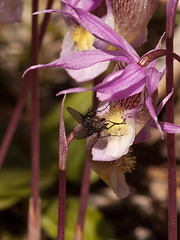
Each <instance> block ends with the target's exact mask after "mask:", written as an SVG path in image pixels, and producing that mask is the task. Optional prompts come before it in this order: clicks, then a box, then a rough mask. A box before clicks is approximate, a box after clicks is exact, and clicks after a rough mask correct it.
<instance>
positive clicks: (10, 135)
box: [0, 76, 31, 168]
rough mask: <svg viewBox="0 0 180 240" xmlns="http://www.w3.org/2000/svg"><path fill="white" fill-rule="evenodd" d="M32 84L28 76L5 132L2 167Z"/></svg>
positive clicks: (0, 163)
mask: <svg viewBox="0 0 180 240" xmlns="http://www.w3.org/2000/svg"><path fill="white" fill-rule="evenodd" d="M30 85H31V79H30V77H29V76H28V77H27V78H26V79H25V81H24V83H23V87H22V90H21V93H20V96H19V99H18V102H17V104H16V106H15V109H14V112H13V115H12V118H11V120H10V123H9V126H8V129H7V131H6V133H5V136H4V138H3V141H2V145H1V148H0V168H1V167H2V165H3V162H4V159H5V156H6V153H7V150H8V148H9V145H10V143H11V141H12V138H13V136H14V132H15V130H16V127H17V124H18V122H19V117H20V115H21V112H22V109H23V107H24V103H25V99H26V96H27V93H28V91H29V88H30Z"/></svg>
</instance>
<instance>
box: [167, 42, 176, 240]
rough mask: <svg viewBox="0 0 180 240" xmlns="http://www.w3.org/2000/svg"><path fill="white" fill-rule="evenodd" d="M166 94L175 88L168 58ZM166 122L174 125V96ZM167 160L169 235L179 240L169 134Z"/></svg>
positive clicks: (170, 136)
mask: <svg viewBox="0 0 180 240" xmlns="http://www.w3.org/2000/svg"><path fill="white" fill-rule="evenodd" d="M166 48H167V49H168V50H170V51H172V52H173V38H167V39H166ZM166 67H167V72H166V94H167V95H168V94H169V93H170V92H171V91H172V88H173V58H172V57H171V56H167V57H166ZM166 120H167V122H169V123H174V101H173V96H172V97H171V98H170V99H169V101H168V102H167V104H166ZM167 158H168V191H169V203H168V209H169V212H168V234H169V238H168V239H169V240H176V239H177V206H176V159H175V136H174V134H167Z"/></svg>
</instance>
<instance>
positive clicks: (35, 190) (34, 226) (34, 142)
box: [28, 0, 41, 240]
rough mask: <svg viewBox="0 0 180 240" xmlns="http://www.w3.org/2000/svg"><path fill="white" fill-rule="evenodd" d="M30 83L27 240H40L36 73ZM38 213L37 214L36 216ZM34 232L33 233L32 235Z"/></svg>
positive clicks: (34, 51)
mask: <svg viewBox="0 0 180 240" xmlns="http://www.w3.org/2000/svg"><path fill="white" fill-rule="evenodd" d="M37 10H38V0H32V12H35V11H37ZM31 49H32V55H31V57H32V63H33V64H37V61H38V51H39V45H38V16H37V15H36V16H32V42H31ZM31 81H32V85H31V86H32V88H31V93H32V124H31V164H32V170H31V171H32V177H31V179H32V182H31V185H32V210H31V211H29V213H30V214H32V216H35V217H33V219H32V220H33V221H32V222H31V221H30V222H29V224H28V226H29V229H28V239H29V240H31V236H32V234H33V239H34V240H40V238H41V237H40V236H41V234H40V229H41V228H40V224H39V222H40V201H39V81H38V71H37V70H35V71H33V72H32V73H31ZM30 207H31V206H30ZM37 212H38V214H37ZM30 217H31V216H29V219H30ZM32 231H34V233H32Z"/></svg>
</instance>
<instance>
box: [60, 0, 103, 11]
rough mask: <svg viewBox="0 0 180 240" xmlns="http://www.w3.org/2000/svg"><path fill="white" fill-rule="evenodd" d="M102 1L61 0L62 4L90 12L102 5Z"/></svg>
mask: <svg viewBox="0 0 180 240" xmlns="http://www.w3.org/2000/svg"><path fill="white" fill-rule="evenodd" d="M102 1H103V0H88V1H87V0H63V1H62V2H64V3H68V4H71V5H72V6H74V7H78V8H82V9H84V10H86V11H88V12H91V11H92V10H94V9H95V8H97V7H98V6H99V5H100V4H101V3H102Z"/></svg>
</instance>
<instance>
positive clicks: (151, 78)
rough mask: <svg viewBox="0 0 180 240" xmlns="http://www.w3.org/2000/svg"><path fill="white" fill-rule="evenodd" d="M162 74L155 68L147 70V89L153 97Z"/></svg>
mask: <svg viewBox="0 0 180 240" xmlns="http://www.w3.org/2000/svg"><path fill="white" fill-rule="evenodd" d="M161 77H162V74H161V73H160V72H158V71H157V70H156V69H155V68H147V77H146V87H147V89H148V92H149V94H150V95H152V94H153V93H154V92H155V91H156V89H157V87H158V84H159V81H160V79H161Z"/></svg>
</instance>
